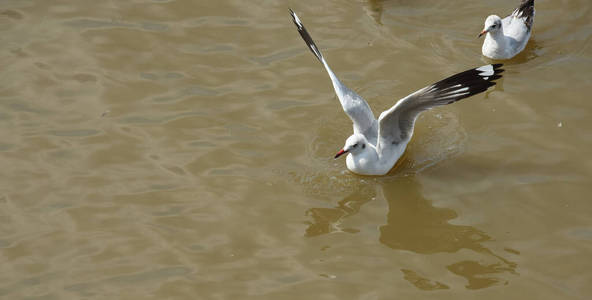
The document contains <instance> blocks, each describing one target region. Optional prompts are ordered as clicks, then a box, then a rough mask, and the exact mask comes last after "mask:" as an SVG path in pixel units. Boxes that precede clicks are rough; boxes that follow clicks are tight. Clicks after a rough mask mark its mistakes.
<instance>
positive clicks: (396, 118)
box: [378, 64, 504, 153]
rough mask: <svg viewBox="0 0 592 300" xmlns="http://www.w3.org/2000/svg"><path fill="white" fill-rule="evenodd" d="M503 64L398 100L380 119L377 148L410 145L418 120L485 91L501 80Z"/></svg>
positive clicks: (456, 76) (472, 70) (447, 81)
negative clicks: (407, 143) (440, 107)
mask: <svg viewBox="0 0 592 300" xmlns="http://www.w3.org/2000/svg"><path fill="white" fill-rule="evenodd" d="M501 66H502V64H494V65H485V66H482V67H479V68H475V69H471V70H467V71H464V72H462V73H458V74H456V75H453V76H450V77H448V78H446V79H444V80H441V81H438V82H436V83H434V84H432V85H429V86H427V87H425V88H423V89H420V90H419V91H417V92H415V93H413V94H411V95H409V96H407V97H405V98H403V99H401V100H399V101H398V102H397V103H396V104H395V105H394V106H393V107H391V108H390V109H389V110H387V111H384V112H383V113H382V114H380V117H379V118H378V123H379V125H378V148H379V153H380V148H382V147H386V146H387V145H396V144H400V143H404V142H408V141H409V139H411V135H412V134H413V126H414V124H415V120H416V119H417V116H418V115H419V114H420V113H421V112H422V111H425V110H428V109H431V108H433V107H436V106H440V105H446V104H450V103H453V102H456V101H458V100H461V99H464V98H467V97H470V96H472V95H475V94H478V93H481V92H484V91H486V90H487V89H488V88H489V87H490V86H493V85H495V82H493V81H494V80H496V79H498V78H500V77H501V75H500V73H501V72H503V71H504V70H503V69H500V67H501Z"/></svg>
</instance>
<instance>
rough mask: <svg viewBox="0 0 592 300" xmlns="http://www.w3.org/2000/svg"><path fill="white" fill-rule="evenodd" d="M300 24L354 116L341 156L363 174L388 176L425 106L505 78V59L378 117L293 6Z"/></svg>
mask: <svg viewBox="0 0 592 300" xmlns="http://www.w3.org/2000/svg"><path fill="white" fill-rule="evenodd" d="M290 14H291V15H292V19H293V20H294V24H295V25H296V28H297V29H298V32H299V33H300V36H301V37H302V39H304V42H306V45H307V46H308V48H309V49H310V51H311V52H312V53H313V54H314V55H315V57H316V58H317V59H318V60H319V61H320V62H321V63H322V64H323V66H324V67H325V70H327V73H329V77H330V78H331V82H332V83H333V88H334V89H335V93H336V94H337V97H338V98H339V102H341V106H342V108H343V110H344V111H345V113H346V114H347V115H348V116H349V118H350V119H351V120H352V122H353V123H354V124H353V130H354V133H353V135H351V136H350V137H349V138H348V139H347V140H346V141H345V145H344V146H343V148H342V149H341V150H340V151H339V152H338V153H337V154H336V155H335V158H336V159H337V158H338V157H340V156H342V155H343V154H347V158H346V165H347V168H348V169H349V170H350V171H352V172H354V173H356V174H360V175H384V174H386V173H388V172H389V171H390V170H391V169H392V168H393V166H394V165H395V163H396V162H397V160H399V158H400V157H401V156H402V155H403V152H405V149H406V148H407V144H408V143H409V141H410V140H411V136H412V135H413V126H414V125H415V120H416V119H417V116H418V115H419V114H420V113H421V112H422V111H425V110H429V109H431V108H433V107H436V106H440V105H446V104H450V103H453V102H456V101H458V100H461V99H464V98H467V97H470V96H472V95H475V94H478V93H481V92H484V91H486V90H487V89H488V88H489V87H490V86H493V85H495V82H493V81H494V80H496V79H498V78H500V77H501V75H500V73H501V72H503V69H500V67H501V66H502V65H501V64H494V65H485V66H482V67H479V68H475V69H471V70H467V71H464V72H461V73H458V74H456V75H453V76H450V77H448V78H446V79H443V80H441V81H438V82H436V83H434V84H432V85H429V86H427V87H424V88H422V89H420V90H418V91H416V92H415V93H412V94H410V95H409V96H407V97H405V98H403V99H401V100H399V101H398V102H397V103H396V104H395V105H394V106H393V107H391V108H390V109H389V110H386V111H384V112H382V113H381V114H380V117H378V120H377V119H376V118H375V117H374V113H372V109H370V106H369V105H368V103H367V102H366V101H365V100H364V99H363V98H362V97H360V96H359V95H358V94H356V92H354V91H352V90H350V89H349V88H348V87H347V86H345V85H344V84H343V83H341V81H340V80H339V79H338V78H337V76H336V75H335V73H333V71H332V70H331V68H329V65H328V64H327V61H326V60H325V58H323V55H322V54H321V51H320V50H319V48H318V47H317V45H316V44H315V42H314V41H313V40H312V38H311V37H310V34H309V33H308V31H306V28H304V25H302V22H301V21H300V19H299V18H298V16H297V15H296V14H295V13H294V11H292V10H291V9H290Z"/></svg>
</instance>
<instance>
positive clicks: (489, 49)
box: [479, 0, 535, 59]
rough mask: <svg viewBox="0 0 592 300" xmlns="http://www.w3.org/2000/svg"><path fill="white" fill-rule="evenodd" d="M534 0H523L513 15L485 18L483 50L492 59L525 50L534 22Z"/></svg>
mask: <svg viewBox="0 0 592 300" xmlns="http://www.w3.org/2000/svg"><path fill="white" fill-rule="evenodd" d="M534 15H535V11H534V0H522V2H521V3H520V6H519V7H518V8H516V9H515V10H514V12H512V14H511V15H509V16H507V17H505V18H503V19H501V18H500V17H498V16H496V15H491V16H489V17H487V19H485V27H483V31H481V33H480V34H479V37H481V36H482V35H484V34H487V35H486V36H485V41H483V47H482V48H481V52H482V53H483V55H485V56H487V57H489V58H492V59H510V58H512V57H514V56H515V55H516V54H518V53H520V51H522V50H524V47H526V43H528V39H529V38H530V32H531V30H532V23H533V22H534Z"/></svg>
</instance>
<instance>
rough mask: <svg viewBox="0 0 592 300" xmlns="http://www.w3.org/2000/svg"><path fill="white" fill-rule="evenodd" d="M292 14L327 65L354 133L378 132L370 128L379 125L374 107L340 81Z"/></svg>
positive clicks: (318, 56) (292, 12)
mask: <svg viewBox="0 0 592 300" xmlns="http://www.w3.org/2000/svg"><path fill="white" fill-rule="evenodd" d="M290 14H291V15H292V19H293V20H294V24H296V28H297V29H298V33H300V36H302V39H303V40H304V42H306V45H307V46H308V48H309V49H310V51H311V52H312V53H313V54H314V55H315V56H316V58H317V59H318V60H319V61H320V62H321V63H322V64H323V66H325V69H326V70H327V73H329V77H330V78H331V82H332V83H333V88H334V89H335V93H336V94H337V98H339V102H341V106H342V107H343V110H344V111H345V113H346V114H347V115H348V116H349V118H350V119H351V120H352V122H353V123H354V133H360V134H364V135H369V134H370V135H372V134H371V133H372V132H376V129H374V130H370V129H372V128H373V127H374V128H375V127H376V126H377V125H376V123H377V122H376V119H375V118H374V114H373V113H372V109H370V106H369V105H368V103H367V102H366V100H364V99H363V98H362V97H360V96H359V95H358V94H356V92H354V91H352V90H350V89H349V88H348V87H346V86H345V85H344V84H343V83H341V81H339V79H338V78H337V76H335V73H333V71H332V70H331V68H329V65H328V64H327V62H326V61H325V59H324V58H323V54H321V51H320V50H319V48H318V47H317V45H316V44H315V42H314V41H313V40H312V38H311V37H310V34H308V31H306V28H304V25H302V22H300V19H299V18H298V16H297V15H296V13H294V11H292V10H291V9H290ZM374 135H375V133H374ZM367 138H368V136H367Z"/></svg>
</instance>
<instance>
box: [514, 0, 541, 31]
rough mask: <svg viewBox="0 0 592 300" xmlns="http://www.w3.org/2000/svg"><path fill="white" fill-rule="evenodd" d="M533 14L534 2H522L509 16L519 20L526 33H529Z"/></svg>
mask: <svg viewBox="0 0 592 300" xmlns="http://www.w3.org/2000/svg"><path fill="white" fill-rule="evenodd" d="M534 14H535V10H534V0H522V2H521V3H520V6H518V8H516V9H515V10H514V11H513V12H512V14H511V15H510V16H511V17H514V18H517V19H520V20H521V21H522V22H524V25H526V28H527V29H528V31H530V29H532V23H533V22H534Z"/></svg>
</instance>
